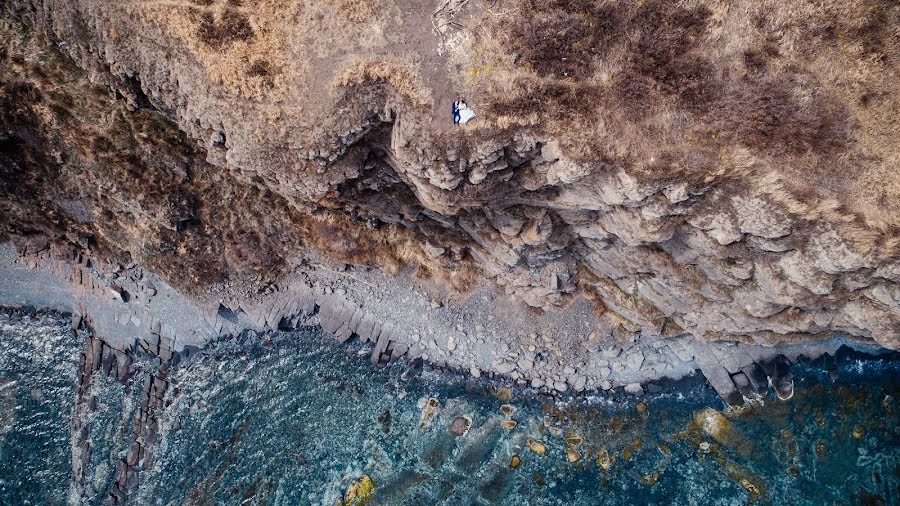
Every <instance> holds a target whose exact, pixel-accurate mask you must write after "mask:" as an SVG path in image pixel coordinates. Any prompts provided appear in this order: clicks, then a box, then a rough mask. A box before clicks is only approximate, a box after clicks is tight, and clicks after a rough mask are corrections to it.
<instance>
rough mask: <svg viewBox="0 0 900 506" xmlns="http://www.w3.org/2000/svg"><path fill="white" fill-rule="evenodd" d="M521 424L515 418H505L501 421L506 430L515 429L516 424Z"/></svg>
mask: <svg viewBox="0 0 900 506" xmlns="http://www.w3.org/2000/svg"><path fill="white" fill-rule="evenodd" d="M517 425H519V423H518V422H516V421H515V420H503V421H502V422H500V426H502V427H503V428H504V429H506V430H513V429H515V428H516V426H517Z"/></svg>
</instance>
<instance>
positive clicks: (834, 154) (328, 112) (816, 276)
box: [0, 0, 900, 349]
mask: <svg viewBox="0 0 900 506" xmlns="http://www.w3.org/2000/svg"><path fill="white" fill-rule="evenodd" d="M433 3H434V5H431V4H429V6H428V7H427V8H425V7H423V6H422V5H420V3H418V2H405V1H397V2H392V1H386V0H366V1H362V2H346V1H343V0H330V1H324V2H302V1H288V0H285V1H277V2H257V1H251V0H243V1H235V0H228V1H216V0H204V1H200V0H194V1H180V2H178V1H176V2H164V1H148V2H127V3H109V2H101V1H95V0H77V1H71V0H68V1H55V0H44V1H11V2H7V4H6V7H5V8H6V14H5V15H4V17H3V18H2V29H3V35H2V44H3V47H2V52H0V70H2V72H0V74H2V78H0V87H2V88H0V100H2V120H3V130H4V132H0V135H2V137H0V145H2V147H0V169H2V173H0V174H2V180H3V187H2V189H0V192H2V195H0V208H2V210H3V220H2V222H3V223H2V224H3V227H4V229H3V231H4V233H5V234H6V235H8V236H10V237H11V238H13V239H14V240H15V241H16V242H17V243H18V244H19V245H20V247H22V248H24V249H26V250H27V249H29V248H30V249H31V250H32V251H34V250H41V249H43V248H46V247H49V246H50V245H51V244H59V243H60V242H63V241H64V242H67V243H69V244H77V245H79V247H85V248H92V249H93V250H94V251H95V252H96V254H102V255H108V256H109V257H111V258H116V259H119V260H120V261H122V259H125V260H124V261H132V260H133V261H136V262H138V263H140V264H142V265H144V266H146V267H147V268H149V269H151V270H153V271H155V272H157V273H159V274H160V275H161V276H162V277H163V278H165V279H167V280H168V281H169V282H170V283H172V284H173V285H175V286H176V287H179V288H182V289H183V290H185V291H188V292H192V293H203V292H204V290H206V289H207V288H208V287H211V286H219V287H226V288H225V289H226V291H227V290H231V291H232V292H235V291H239V290H245V289H246V290H249V291H250V292H255V288H256V287H259V286H263V285H265V284H267V283H272V282H277V281H278V280H279V279H282V277H283V276H284V275H285V273H287V272H289V271H291V270H293V269H295V268H296V267H297V266H298V265H301V266H302V265H303V263H304V262H307V263H308V262H315V261H316V259H317V258H320V257H325V258H328V259H331V260H337V261H339V262H346V263H348V264H353V265H369V266H373V267H376V268H379V269H381V270H383V271H385V272H387V273H392V274H397V275H402V274H404V273H409V272H415V273H416V275H417V276H418V278H420V279H431V280H433V281H434V282H436V283H439V284H444V285H450V286H453V287H454V289H455V290H457V291H458V292H460V293H463V294H465V293H466V291H467V290H468V289H470V288H471V287H472V286H473V285H474V284H477V283H479V282H481V280H485V279H486V280H489V281H490V282H491V283H494V284H496V286H497V287H499V288H500V290H501V292H502V293H503V294H504V296H505V297H509V298H511V299H513V300H517V301H521V302H522V303H524V304H527V305H528V306H530V307H532V308H534V310H535V311H536V312H538V313H541V312H543V311H547V312H558V311H565V309H566V308H567V307H569V306H570V305H572V304H573V302H575V301H578V300H580V299H585V298H586V299H588V300H589V301H591V303H592V304H593V305H594V307H595V309H594V315H595V316H594V318H595V322H594V323H595V325H596V328H597V329H598V330H599V331H600V332H601V333H603V334H605V335H607V336H609V337H610V338H618V339H622V338H624V337H627V336H628V335H637V334H639V335H640V336H641V338H642V339H654V338H659V337H671V336H679V335H684V334H691V335H694V336H696V337H698V338H701V339H703V340H708V341H715V340H719V341H738V342H744V343H756V344H762V345H773V344H776V343H785V342H797V341H801V340H807V339H812V338H823V337H828V336H831V335H833V334H835V333H842V334H846V335H849V336H853V337H854V338H856V339H858V340H860V341H862V342H867V343H876V344H878V345H880V346H883V347H887V348H892V349H898V348H900V235H898V233H897V231H898V226H900V204H898V202H900V199H898V197H900V175H898V172H897V167H898V163H900V154H898V153H900V151H898V146H900V128H898V124H897V118H898V117H900V116H898V113H900V99H898V97H900V95H898V91H900V90H898V88H900V75H898V63H900V51H898V47H897V39H896V35H897V34H896V27H897V26H900V7H898V6H897V5H896V4H895V3H891V2H879V1H875V0H872V1H867V2H862V3H856V4H854V5H852V6H851V5H845V3H844V2H835V3H825V4H824V5H823V4H822V3H821V2H802V1H798V2H787V3H785V2H739V3H738V4H734V3H733V2H727V3H726V2H717V1H705V2H665V1H645V2H637V3H634V4H628V5H624V4H621V5H620V4H619V3H607V2H599V1H598V2H593V3H588V4H582V3H581V2H556V1H553V0H528V1H524V0H523V1H504V2H480V1H476V0H471V1H465V0H449V1H442V2H433ZM526 19H527V20H529V21H528V22H527V23H526V22H524V20H526ZM459 97H464V98H465V99H466V100H467V102H468V103H469V104H470V105H471V106H472V107H473V108H474V109H475V111H476V113H477V114H478V116H477V117H476V119H475V120H473V121H472V122H470V123H469V124H467V125H465V126H462V127H457V126H454V125H453V124H452V121H451V118H450V103H451V102H452V101H453V100H455V99H457V98H459Z"/></svg>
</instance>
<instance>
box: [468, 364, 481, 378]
mask: <svg viewBox="0 0 900 506" xmlns="http://www.w3.org/2000/svg"><path fill="white" fill-rule="evenodd" d="M469 374H471V375H472V376H474V377H476V378H480V377H481V369H479V368H477V367H474V366H473V367H471V368H469Z"/></svg>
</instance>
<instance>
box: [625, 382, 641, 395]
mask: <svg viewBox="0 0 900 506" xmlns="http://www.w3.org/2000/svg"><path fill="white" fill-rule="evenodd" d="M625 393H627V394H631V395H643V394H644V388H643V387H642V386H641V384H640V383H629V384H627V385H625Z"/></svg>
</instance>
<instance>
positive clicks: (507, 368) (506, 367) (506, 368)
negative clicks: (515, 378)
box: [494, 361, 516, 374]
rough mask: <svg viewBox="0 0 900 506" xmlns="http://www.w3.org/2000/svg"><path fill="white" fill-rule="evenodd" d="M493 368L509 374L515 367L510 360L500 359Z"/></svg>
mask: <svg viewBox="0 0 900 506" xmlns="http://www.w3.org/2000/svg"><path fill="white" fill-rule="evenodd" d="M494 368H495V369H496V370H497V372H499V373H500V374H509V373H511V372H513V371H514V370H515V369H516V364H514V363H512V362H506V361H502V362H500V363H499V364H497V365H496V366H494Z"/></svg>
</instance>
